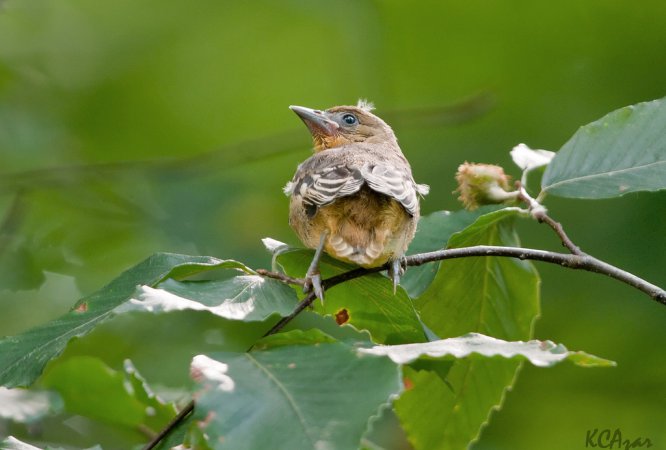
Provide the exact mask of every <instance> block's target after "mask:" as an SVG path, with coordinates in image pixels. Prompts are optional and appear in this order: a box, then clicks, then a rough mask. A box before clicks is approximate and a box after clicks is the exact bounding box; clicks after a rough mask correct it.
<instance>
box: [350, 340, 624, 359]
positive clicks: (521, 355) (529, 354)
mask: <svg viewBox="0 0 666 450" xmlns="http://www.w3.org/2000/svg"><path fill="white" fill-rule="evenodd" d="M359 351H360V352H361V353H367V354H370V355H383V356H388V357H389V358H391V360H392V361H393V362H394V363H396V364H410V363H412V362H414V361H416V360H417V359H419V358H422V357H427V358H435V359H449V360H451V359H462V358H476V359H479V358H488V357H493V356H499V357H502V358H507V359H513V358H518V359H526V360H527V361H529V362H531V363H532V364H534V365H535V366H538V367H550V366H553V365H555V364H557V363H559V362H562V361H570V362H572V363H574V364H577V365H580V366H585V367H595V366H599V367H608V366H614V365H615V363H614V362H613V361H609V360H607V359H602V358H599V357H598V356H594V355H589V354H587V353H584V352H570V351H568V350H567V349H566V347H564V346H563V345H562V344H555V343H554V342H552V341H536V340H532V341H528V342H523V341H514V342H509V341H504V340H501V339H495V338H492V337H490V336H486V335H483V334H479V333H468V334H466V335H464V336H460V337H457V338H449V339H441V340H439V341H433V342H425V343H418V344H403V345H377V346H374V347H372V348H362V349H359Z"/></svg>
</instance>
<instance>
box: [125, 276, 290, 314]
mask: <svg viewBox="0 0 666 450" xmlns="http://www.w3.org/2000/svg"><path fill="white" fill-rule="evenodd" d="M158 288H159V289H154V288H152V287H150V286H141V287H140V288H139V289H138V296H136V298H133V299H131V300H130V301H128V302H126V303H123V304H122V305H120V306H119V307H118V308H117V309H116V310H115V312H116V313H121V312H128V311H148V312H169V311H182V310H187V309H191V310H195V311H208V312H210V313H212V314H215V315H216V316H220V317H224V318H225V319H233V320H244V321H261V320H265V319H266V318H268V317H269V316H271V315H273V314H280V315H281V316H286V315H287V314H289V313H291V312H292V311H293V309H294V306H296V303H297V302H298V299H297V298H296V293H295V292H294V290H293V289H292V288H290V287H289V286H287V285H285V284H284V283H281V282H279V281H277V280H273V279H270V278H265V277H261V276H259V275H239V276H235V277H232V278H229V279H227V280H210V281H182V282H179V281H175V280H172V279H168V280H166V281H164V282H162V283H160V284H159V285H158Z"/></svg>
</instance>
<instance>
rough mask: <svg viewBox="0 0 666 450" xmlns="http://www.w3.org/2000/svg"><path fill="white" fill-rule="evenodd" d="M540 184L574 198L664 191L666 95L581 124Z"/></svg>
mask: <svg viewBox="0 0 666 450" xmlns="http://www.w3.org/2000/svg"><path fill="white" fill-rule="evenodd" d="M541 187H542V189H543V190H544V192H547V193H549V194H553V195H558V196H561V197H574V198H610V197H619V196H621V195H624V194H628V193H630V192H637V191H658V190H661V189H666V99H661V100H654V101H651V102H645V103H639V104H637V105H632V106H627V107H625V108H622V109H618V110H617V111H613V112H612V113H610V114H608V115H606V116H604V117H602V118H601V119H599V120H597V121H595V122H592V123H591V124H588V125H585V126H584V127H581V128H580V129H579V130H578V131H577V132H576V134H574V135H573V137H572V138H571V140H569V142H567V143H566V144H564V146H563V147H562V148H561V149H560V151H559V152H557V155H556V156H555V158H554V159H553V161H552V162H551V163H550V164H549V165H548V168H547V169H546V173H545V174H544V176H543V180H542V182H541Z"/></svg>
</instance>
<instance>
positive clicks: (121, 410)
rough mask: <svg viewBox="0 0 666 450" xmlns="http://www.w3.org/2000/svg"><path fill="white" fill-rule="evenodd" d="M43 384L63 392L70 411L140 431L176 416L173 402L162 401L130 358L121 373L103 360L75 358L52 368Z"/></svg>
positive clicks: (159, 424)
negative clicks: (148, 385)
mask: <svg viewBox="0 0 666 450" xmlns="http://www.w3.org/2000/svg"><path fill="white" fill-rule="evenodd" d="M42 383H43V384H44V386H46V387H48V388H50V389H53V390H55V391H57V392H58V393H59V394H60V396H61V397H62V398H63V401H64V403H65V409H66V411H67V412H69V413H72V414H78V415H81V416H85V417H88V418H91V419H93V420H97V421H100V422H102V423H107V424H111V425H117V426H121V427H126V428H130V429H134V430H136V431H137V432H138V431H139V430H140V429H143V430H151V431H152V432H158V431H159V430H160V429H161V428H162V427H163V426H164V425H165V424H166V423H168V422H169V420H170V419H171V418H173V417H174V416H175V415H176V410H175V408H174V407H173V405H167V404H165V403H164V402H162V401H161V400H159V399H158V398H157V397H156V396H155V395H154V394H153V393H152V392H151V391H150V389H149V388H148V387H147V386H146V384H145V382H144V380H143V379H142V378H141V377H140V375H139V374H138V373H137V372H136V369H135V368H134V367H133V366H132V364H131V363H130V362H129V361H127V362H126V364H125V371H124V372H117V371H115V370H112V369H111V368H109V367H108V366H107V365H106V364H104V362H102V361H101V360H100V359H97V358H93V357H89V356H79V357H73V358H70V359H67V360H66V361H63V362H60V363H58V364H56V365H55V366H54V367H51V368H49V370H48V371H47V372H46V373H45V374H44V377H43V378H42Z"/></svg>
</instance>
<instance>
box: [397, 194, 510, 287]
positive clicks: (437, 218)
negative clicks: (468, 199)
mask: <svg viewBox="0 0 666 450" xmlns="http://www.w3.org/2000/svg"><path fill="white" fill-rule="evenodd" d="M498 208H499V207H498V206H494V205H493V206H484V207H482V208H479V209H477V210H476V211H466V210H462V211H455V212H449V211H437V212H434V213H432V214H429V215H427V216H423V217H421V219H420V220H419V226H418V229H417V231H416V236H414V240H413V241H412V243H411V244H409V250H408V252H407V253H408V254H410V255H413V254H416V253H424V252H432V251H435V250H441V249H443V248H446V244H447V242H448V241H449V238H450V237H451V235H453V233H456V232H458V231H461V230H463V229H464V228H466V227H468V226H469V225H471V224H472V223H473V222H474V221H475V220H476V219H477V218H478V217H480V216H482V215H483V214H487V213H488V212H490V211H494V210H497V209H498ZM439 265H440V263H439V262H434V263H431V264H424V265H422V266H417V267H409V268H407V271H406V272H405V274H404V275H403V276H402V278H401V279H400V286H402V287H403V288H404V289H405V290H406V291H407V293H408V294H409V296H410V297H418V296H419V295H421V294H423V292H424V291H425V290H426V289H427V288H428V286H430V283H431V282H432V280H433V279H434V278H435V274H437V270H438V269H439Z"/></svg>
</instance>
